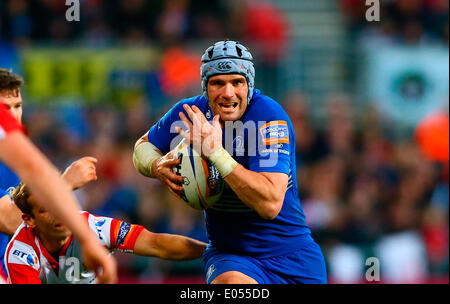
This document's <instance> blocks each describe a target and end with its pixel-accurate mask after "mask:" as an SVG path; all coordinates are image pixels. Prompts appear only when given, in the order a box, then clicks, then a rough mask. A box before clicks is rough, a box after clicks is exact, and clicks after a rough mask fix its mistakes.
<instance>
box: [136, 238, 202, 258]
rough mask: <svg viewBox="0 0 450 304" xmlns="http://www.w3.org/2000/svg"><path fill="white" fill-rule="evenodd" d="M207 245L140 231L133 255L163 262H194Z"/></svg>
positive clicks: (191, 240)
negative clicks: (153, 258)
mask: <svg viewBox="0 0 450 304" xmlns="http://www.w3.org/2000/svg"><path fill="white" fill-rule="evenodd" d="M206 246H207V244H206V243H204V242H200V241H197V240H194V239H191V238H188V237H184V236H181V235H175V234H167V233H151V232H149V231H148V230H144V231H142V233H141V235H140V236H139V237H138V239H137V240H136V244H135V247H134V253H135V254H137V255H142V256H149V257H158V258H160V259H165V260H173V261H182V260H194V259H198V258H200V257H201V256H202V255H203V252H204V251H205V249H206Z"/></svg>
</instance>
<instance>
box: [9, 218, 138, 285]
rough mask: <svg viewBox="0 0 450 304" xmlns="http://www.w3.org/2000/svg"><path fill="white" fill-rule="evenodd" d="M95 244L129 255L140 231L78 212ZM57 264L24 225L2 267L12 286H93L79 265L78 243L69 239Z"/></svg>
mask: <svg viewBox="0 0 450 304" xmlns="http://www.w3.org/2000/svg"><path fill="white" fill-rule="evenodd" d="M82 214H83V215H84V216H85V218H86V220H87V221H88V223H89V227H90V228H91V230H92V231H93V232H94V233H95V234H96V236H97V238H98V240H99V241H100V243H101V244H102V245H104V246H105V247H106V248H109V249H110V250H111V251H114V250H119V251H124V252H133V250H134V244H135V243H136V239H137V238H138V236H139V234H140V233H141V232H142V230H143V229H144V227H142V226H140V225H132V224H128V223H126V222H123V221H120V220H117V219H112V218H109V217H102V216H95V215H92V214H90V213H88V212H82ZM58 258H59V259H58V260H55V258H54V257H53V256H52V255H51V254H50V253H49V252H48V251H47V249H46V248H45V247H44V246H43V244H42V243H41V240H40V239H39V237H38V236H37V234H36V233H35V232H34V229H32V228H31V227H29V226H28V225H27V224H26V223H22V225H21V226H20V227H19V228H18V229H17V231H16V233H15V234H14V236H13V238H12V239H11V241H10V242H9V244H8V247H7V251H6V254H5V265H6V271H7V274H8V280H9V282H10V283H12V284H41V283H42V284H94V283H96V281H97V279H96V276H95V273H94V272H91V271H88V270H86V268H85V266H84V264H83V258H82V251H81V247H80V244H79V242H78V241H77V240H76V239H75V238H72V237H70V239H69V240H68V242H67V243H66V244H65V245H64V247H63V248H62V249H61V250H60V252H59V256H58Z"/></svg>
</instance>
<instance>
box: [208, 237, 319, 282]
mask: <svg viewBox="0 0 450 304" xmlns="http://www.w3.org/2000/svg"><path fill="white" fill-rule="evenodd" d="M203 262H204V264H205V273H206V282H207V283H208V284H211V282H212V281H213V280H214V279H215V278H216V277H217V276H218V275H220V274H222V273H224V272H227V271H239V272H242V273H243V274H245V275H248V276H249V277H251V278H253V279H255V280H256V281H257V282H258V283H260V284H326V283H327V272H326V268H325V259H324V257H323V254H322V250H321V249H320V247H319V245H317V243H316V242H314V240H311V242H308V243H306V244H305V245H304V246H303V248H301V249H298V250H295V251H292V252H290V253H287V254H285V255H280V256H274V257H264V258H258V257H250V256H245V255H236V254H230V253H225V252H222V251H220V250H218V249H216V248H214V247H211V246H208V248H207V249H206V251H205V253H204V254H203Z"/></svg>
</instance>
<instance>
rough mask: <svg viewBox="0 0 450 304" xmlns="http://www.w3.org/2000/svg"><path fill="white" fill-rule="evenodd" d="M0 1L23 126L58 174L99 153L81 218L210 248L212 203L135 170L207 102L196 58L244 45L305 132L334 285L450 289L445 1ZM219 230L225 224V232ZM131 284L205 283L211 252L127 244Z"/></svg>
mask: <svg viewBox="0 0 450 304" xmlns="http://www.w3.org/2000/svg"><path fill="white" fill-rule="evenodd" d="M381 2H382V4H381V12H380V21H379V22H368V21H367V20H366V18H365V15H366V10H367V9H368V7H366V6H365V1H364V0H340V1H332V0H314V1H313V0H277V1H275V0H272V1H268V0H255V1H250V0H234V1H230V0H228V1H225V0H208V1H198V0H166V1H163V0H161V1H144V0H80V7H81V13H80V21H79V22H68V21H67V20H66V18H65V16H66V10H67V9H68V7H67V6H65V1H63V0H1V1H0V66H1V67H5V68H11V69H13V71H14V72H16V73H18V74H20V75H22V76H23V77H24V79H25V83H26V85H25V88H24V91H23V95H24V123H25V124H26V126H27V128H28V130H29V133H30V137H31V139H32V140H33V141H34V142H35V143H36V144H37V145H38V146H39V147H40V148H41V149H42V150H43V151H44V153H45V154H46V155H47V156H48V157H49V158H50V159H51V160H52V161H53V163H54V164H55V165H56V166H57V167H59V168H60V169H61V170H63V169H64V168H65V166H68V165H69V164H70V163H71V162H72V161H74V160H76V159H77V158H80V157H82V156H85V155H91V156H94V157H97V158H98V160H99V162H98V166H97V170H98V176H99V179H98V181H96V182H93V183H91V184H90V185H88V186H86V187H85V188H83V189H80V190H77V191H76V195H77V197H78V199H79V202H80V204H81V205H82V207H83V208H84V209H85V210H88V211H90V212H92V213H94V214H98V215H106V216H112V217H116V218H120V219H123V220H127V221H130V222H133V223H139V224H141V225H144V226H145V227H147V228H148V229H150V230H152V231H154V232H169V233H177V234H182V235H187V236H190V237H193V238H197V239H200V240H206V234H205V229H204V224H203V214H202V212H199V211H195V210H193V209H190V208H189V207H187V206H186V205H184V204H183V203H182V202H181V201H177V200H176V199H174V198H173V197H171V195H170V194H169V192H168V191H166V189H165V188H163V187H162V186H161V184H160V183H159V181H154V180H150V179H147V178H144V177H142V176H141V175H139V174H138V172H137V171H136V170H135V169H134V167H133V164H132V151H133V145H134V143H135V141H136V140H137V139H138V138H139V137H140V136H141V135H143V134H144V133H145V132H146V131H147V130H148V129H149V128H150V127H151V126H152V124H153V123H155V122H156V121H157V120H158V119H159V118H160V117H161V116H162V115H163V114H164V113H165V112H166V111H167V110H168V109H169V108H170V107H171V106H172V105H173V104H174V103H175V102H176V101H178V100H180V99H182V98H187V97H191V96H194V95H198V94H200V93H201V88H200V72H199V68H200V57H201V55H202V52H203V51H204V50H205V49H206V48H207V47H208V46H209V45H211V44H213V43H214V42H216V41H218V40H222V39H224V38H230V39H233V40H238V41H240V42H241V43H243V44H244V45H246V46H248V47H249V48H250V49H251V51H252V53H253V55H254V57H255V68H256V87H257V88H259V89H261V90H262V92H263V94H266V95H269V96H271V97H273V98H274V99H276V100H277V101H278V102H279V103H281V104H282V105H283V106H284V108H285V109H286V110H287V111H288V113H289V115H290V117H291V120H292V121H293V124H294V126H295V132H296V146H297V170H298V173H297V176H298V186H299V190H300V193H299V195H300V198H301V202H302V206H303V208H304V211H305V214H306V220H307V223H308V224H309V225H310V227H311V230H312V234H313V237H314V238H315V240H316V241H317V242H318V243H319V244H320V246H321V247H322V249H323V251H324V254H325V257H326V262H327V266H328V267H327V269H328V273H329V280H330V282H334V283H336V282H337V283H367V281H366V277H365V273H366V270H367V269H368V268H369V267H370V266H371V265H372V264H370V265H366V263H365V262H366V259H367V258H369V257H376V258H377V259H378V260H379V261H380V267H381V273H380V275H381V283H424V282H428V283H436V282H440V283H448V274H449V272H448V271H449V265H448V261H449V255H448V249H449V244H448V228H449V225H448V207H449V185H448V183H449V162H448V152H449V151H448V150H449V120H448V119H449V118H448V97H449V67H448V64H449V15H448V9H449V7H448V6H449V2H448V0H390V1H389V0H382V1H381ZM224 229H226V227H224ZM116 257H117V259H118V264H119V267H120V282H122V283H204V281H205V280H204V275H203V269H202V261H201V260H197V261H192V262H176V263H172V262H167V261H161V260H157V259H153V258H141V257H136V256H132V255H129V254H116Z"/></svg>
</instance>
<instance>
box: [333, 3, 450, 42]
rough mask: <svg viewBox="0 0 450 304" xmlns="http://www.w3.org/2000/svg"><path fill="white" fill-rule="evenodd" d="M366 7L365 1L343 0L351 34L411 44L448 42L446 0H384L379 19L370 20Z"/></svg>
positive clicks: (447, 4) (343, 9) (343, 10)
mask: <svg viewBox="0 0 450 304" xmlns="http://www.w3.org/2000/svg"><path fill="white" fill-rule="evenodd" d="M372 2H374V1H372ZM367 8H368V6H367V5H366V1H363V0H341V9H342V12H343V13H344V15H345V16H346V21H347V24H348V27H349V29H350V32H351V33H353V34H356V35H361V34H363V35H366V36H378V37H379V38H381V40H385V41H386V42H397V43H401V44H408V45H418V44H421V45H425V44H427V43H430V42H431V43H432V42H435V41H443V42H445V43H446V44H447V45H448V43H449V19H448V10H449V2H448V1H447V0H394V1H389V0H388V1H384V0H382V1H380V21H379V22H367V20H366V19H365V16H366V10H367Z"/></svg>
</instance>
